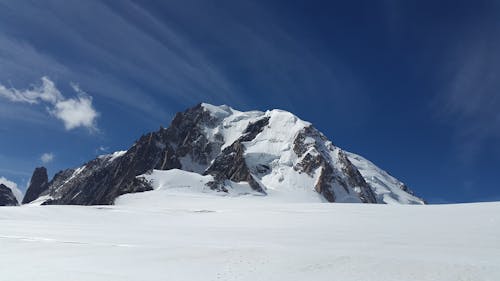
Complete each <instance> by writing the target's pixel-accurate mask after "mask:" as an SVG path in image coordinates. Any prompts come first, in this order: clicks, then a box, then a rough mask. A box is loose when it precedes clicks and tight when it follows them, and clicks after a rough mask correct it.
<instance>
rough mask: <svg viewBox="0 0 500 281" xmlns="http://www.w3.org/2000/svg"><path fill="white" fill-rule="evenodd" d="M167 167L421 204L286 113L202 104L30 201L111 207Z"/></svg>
mask: <svg viewBox="0 0 500 281" xmlns="http://www.w3.org/2000/svg"><path fill="white" fill-rule="evenodd" d="M351 160H352V161H354V162H355V163H357V164H358V165H355V164H353V163H351ZM171 169H180V170H184V171H187V172H194V173H197V174H200V175H205V176H211V177H212V178H211V180H210V181H209V182H207V183H206V186H207V187H208V188H210V189H211V190H213V191H216V192H222V193H227V192H228V190H229V189H231V188H233V187H234V186H235V185H237V184H243V185H247V187H248V189H249V190H251V192H254V193H255V192H257V193H260V194H262V195H266V194H267V190H277V191H279V192H296V191H297V190H305V191H306V192H316V193H317V194H320V195H321V197H322V198H323V199H324V200H326V201H328V202H357V203H389V204H391V203H401V204H423V203H424V201H423V200H421V199H420V198H418V197H415V196H414V195H413V193H412V192H411V191H410V190H409V189H408V188H407V187H406V185H404V184H403V183H401V182H400V181H398V180H397V179H395V178H393V177H388V174H387V173H386V172H385V171H383V170H382V169H380V168H378V167H376V166H375V165H374V164H373V163H371V162H369V161H368V160H366V159H364V158H362V157H361V156H357V155H355V154H352V153H348V152H345V151H343V150H342V149H340V148H338V147H337V146H335V145H333V143H332V142H331V141H330V140H328V138H326V136H324V135H323V134H322V133H321V132H319V131H318V130H317V129H316V128H314V126H312V124H311V123H309V122H306V121H303V120H301V119H299V118H298V117H297V116H295V115H293V114H292V113H290V112H287V111H283V110H276V109H275V110H268V111H266V112H262V111H247V112H241V111H238V110H235V109H233V108H231V107H229V106H227V105H221V106H214V105H210V104H206V103H200V104H198V105H196V106H195V107H192V108H189V109H187V110H186V111H184V112H179V113H177V114H176V115H175V116H174V118H173V120H172V122H171V124H170V126H169V127H168V128H163V127H161V128H160V129H159V130H158V131H156V132H150V133H148V134H145V135H143V136H142V137H141V138H139V139H138V140H137V141H136V142H135V143H134V144H133V145H132V147H130V149H128V150H126V151H119V152H115V153H113V154H108V155H102V156H99V157H97V158H96V159H94V160H91V161H89V162H87V163H85V164H84V165H83V166H81V167H78V168H76V169H67V170H64V171H61V172H59V173H57V174H56V175H55V176H54V178H53V179H52V180H51V181H50V182H49V183H48V184H47V186H46V189H45V190H43V191H42V192H39V196H38V198H37V199H34V201H33V202H34V203H36V204H45V205H48V204H70V205H99V204H113V203H114V200H115V199H116V198H117V197H119V196H120V195H123V194H126V193H135V192H143V191H150V190H153V184H152V183H151V182H148V180H146V178H145V177H144V176H143V175H145V174H151V173H154V171H155V170H159V171H161V170H171ZM363 172H365V175H364V174H363ZM384 173H385V174H384ZM386 174H387V176H386ZM374 179H377V180H378V181H379V182H382V183H383V184H380V183H379V184H376V183H377V182H376V181H375V180H374ZM405 189H406V190H405ZM38 191H39V190H37V193H38ZM28 192H30V190H29V189H28V191H27V193H28Z"/></svg>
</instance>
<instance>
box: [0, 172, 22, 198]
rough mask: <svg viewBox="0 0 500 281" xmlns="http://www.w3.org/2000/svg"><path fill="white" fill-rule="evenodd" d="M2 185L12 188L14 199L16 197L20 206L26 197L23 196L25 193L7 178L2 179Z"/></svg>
mask: <svg viewBox="0 0 500 281" xmlns="http://www.w3.org/2000/svg"><path fill="white" fill-rule="evenodd" d="M0 183H1V184H3V185H5V186H6V187H8V188H10V190H11V191H12V194H14V197H16V199H17V202H19V204H21V202H22V201H23V197H24V195H23V192H22V191H21V190H20V189H19V188H18V187H17V184H16V183H15V182H13V181H10V180H8V179H7V178H5V177H0Z"/></svg>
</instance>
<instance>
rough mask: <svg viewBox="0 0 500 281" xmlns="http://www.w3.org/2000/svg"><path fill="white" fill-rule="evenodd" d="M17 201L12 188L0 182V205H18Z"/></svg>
mask: <svg viewBox="0 0 500 281" xmlns="http://www.w3.org/2000/svg"><path fill="white" fill-rule="evenodd" d="M18 205H19V202H17V199H16V197H15V196H14V193H12V190H10V188H8V187H7V186H5V185H4V184H1V183H0V206H18Z"/></svg>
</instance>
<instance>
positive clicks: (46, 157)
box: [40, 153, 54, 164]
mask: <svg viewBox="0 0 500 281" xmlns="http://www.w3.org/2000/svg"><path fill="white" fill-rule="evenodd" d="M40 160H42V162H43V164H47V163H50V162H52V160H54V154H53V153H44V154H42V156H40Z"/></svg>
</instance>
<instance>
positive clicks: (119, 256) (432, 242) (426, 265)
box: [0, 171, 500, 281]
mask: <svg viewBox="0 0 500 281" xmlns="http://www.w3.org/2000/svg"><path fill="white" fill-rule="evenodd" d="M173 173H176V172H175V171H174V172H173ZM170 178H175V177H170ZM192 180H193V181H204V180H205V178H204V177H201V176H200V177H198V178H193V179H192ZM191 185H192V183H191ZM160 186H161V184H158V186H157V187H158V189H157V190H155V191H151V192H143V193H136V194H127V195H124V196H122V197H120V198H118V200H117V205H114V206H93V207H82V206H34V205H24V206H21V207H5V208H0V247H1V251H0V278H1V279H2V280H9V281H17V280H41V281H45V280H47V281H48V280H50V281H57V280H61V281H65V280H72V281H79V280H82V281H83V280H96V281H99V280H105V281H113V280H116V281H124V280H148V281H155V280H162V281H163V280H176V281H182V280H252V281H253V280H343V281H350V280H367V281H370V280H373V281H379V280H383V281H391V280H394V281H405V280H419V281H426V280H439V281H447V280H449V281H456V280H464V281H465V280H473V281H486V280H491V281H496V280H500V215H499V214H500V203H480V204H460V205H427V206H426V205H423V206H420V205H417V206H410V205H379V204H321V203H281V202H280V201H279V200H274V199H273V198H275V197H271V196H267V197H257V196H253V195H247V196H239V197H231V196H219V195H218V194H216V193H213V192H209V193H203V192H189V189H186V188H180V189H179V188H177V189H176V188H165V187H164V188H161V187H160ZM168 186H171V185H168ZM161 192H164V193H166V194H168V196H160V195H159V194H160V193H161ZM153 195H154V197H155V198H157V200H156V201H150V200H148V198H147V197H151V196H153Z"/></svg>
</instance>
